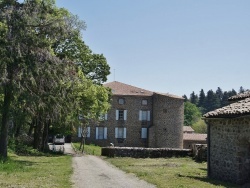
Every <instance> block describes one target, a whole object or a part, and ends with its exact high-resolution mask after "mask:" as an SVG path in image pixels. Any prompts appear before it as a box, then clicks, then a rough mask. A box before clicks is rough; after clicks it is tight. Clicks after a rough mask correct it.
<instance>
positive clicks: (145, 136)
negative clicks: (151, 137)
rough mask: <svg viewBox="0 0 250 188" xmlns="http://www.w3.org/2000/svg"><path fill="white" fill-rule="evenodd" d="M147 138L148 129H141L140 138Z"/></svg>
mask: <svg viewBox="0 0 250 188" xmlns="http://www.w3.org/2000/svg"><path fill="white" fill-rule="evenodd" d="M147 137H148V129H147V128H141V138H147Z"/></svg>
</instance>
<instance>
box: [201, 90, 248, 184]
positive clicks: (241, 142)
mask: <svg viewBox="0 0 250 188" xmlns="http://www.w3.org/2000/svg"><path fill="white" fill-rule="evenodd" d="M229 101H231V102H232V103H231V104H230V105H228V106H225V107H223V108H219V109H217V110H214V111H211V112H208V113H207V114H205V115H204V119H205V121H206V123H207V126H208V139H207V140H208V176H209V177H210V178H214V179H218V180H223V181H227V182H232V183H236V184H240V185H242V184H246V183H249V182H250V91H247V92H245V93H242V94H239V95H236V96H233V97H231V98H229Z"/></svg>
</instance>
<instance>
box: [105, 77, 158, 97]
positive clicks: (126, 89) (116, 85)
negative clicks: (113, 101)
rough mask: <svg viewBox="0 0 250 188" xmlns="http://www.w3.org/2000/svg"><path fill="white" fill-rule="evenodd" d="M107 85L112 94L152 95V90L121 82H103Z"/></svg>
mask: <svg viewBox="0 0 250 188" xmlns="http://www.w3.org/2000/svg"><path fill="white" fill-rule="evenodd" d="M104 86H105V87H109V88H110V89H111V90H112V93H113V94H114V95H138V96H152V95H153V92H152V91H148V90H145V89H141V88H138V87H134V86H131V85H128V84H124V83H121V82H117V81H114V82H109V83H106V84H104Z"/></svg>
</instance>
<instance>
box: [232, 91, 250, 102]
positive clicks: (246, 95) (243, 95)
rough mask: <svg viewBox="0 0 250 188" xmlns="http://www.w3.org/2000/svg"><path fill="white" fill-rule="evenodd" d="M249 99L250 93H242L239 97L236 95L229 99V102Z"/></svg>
mask: <svg viewBox="0 0 250 188" xmlns="http://www.w3.org/2000/svg"><path fill="white" fill-rule="evenodd" d="M249 97H250V91H245V92H244V93H240V94H238V95H234V96H232V97H230V98H228V100H229V101H235V100H242V99H245V98H249Z"/></svg>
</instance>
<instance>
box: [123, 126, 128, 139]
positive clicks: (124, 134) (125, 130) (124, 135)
mask: <svg viewBox="0 0 250 188" xmlns="http://www.w3.org/2000/svg"><path fill="white" fill-rule="evenodd" d="M126 132H127V128H124V129H123V138H126V134H127V133H126Z"/></svg>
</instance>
